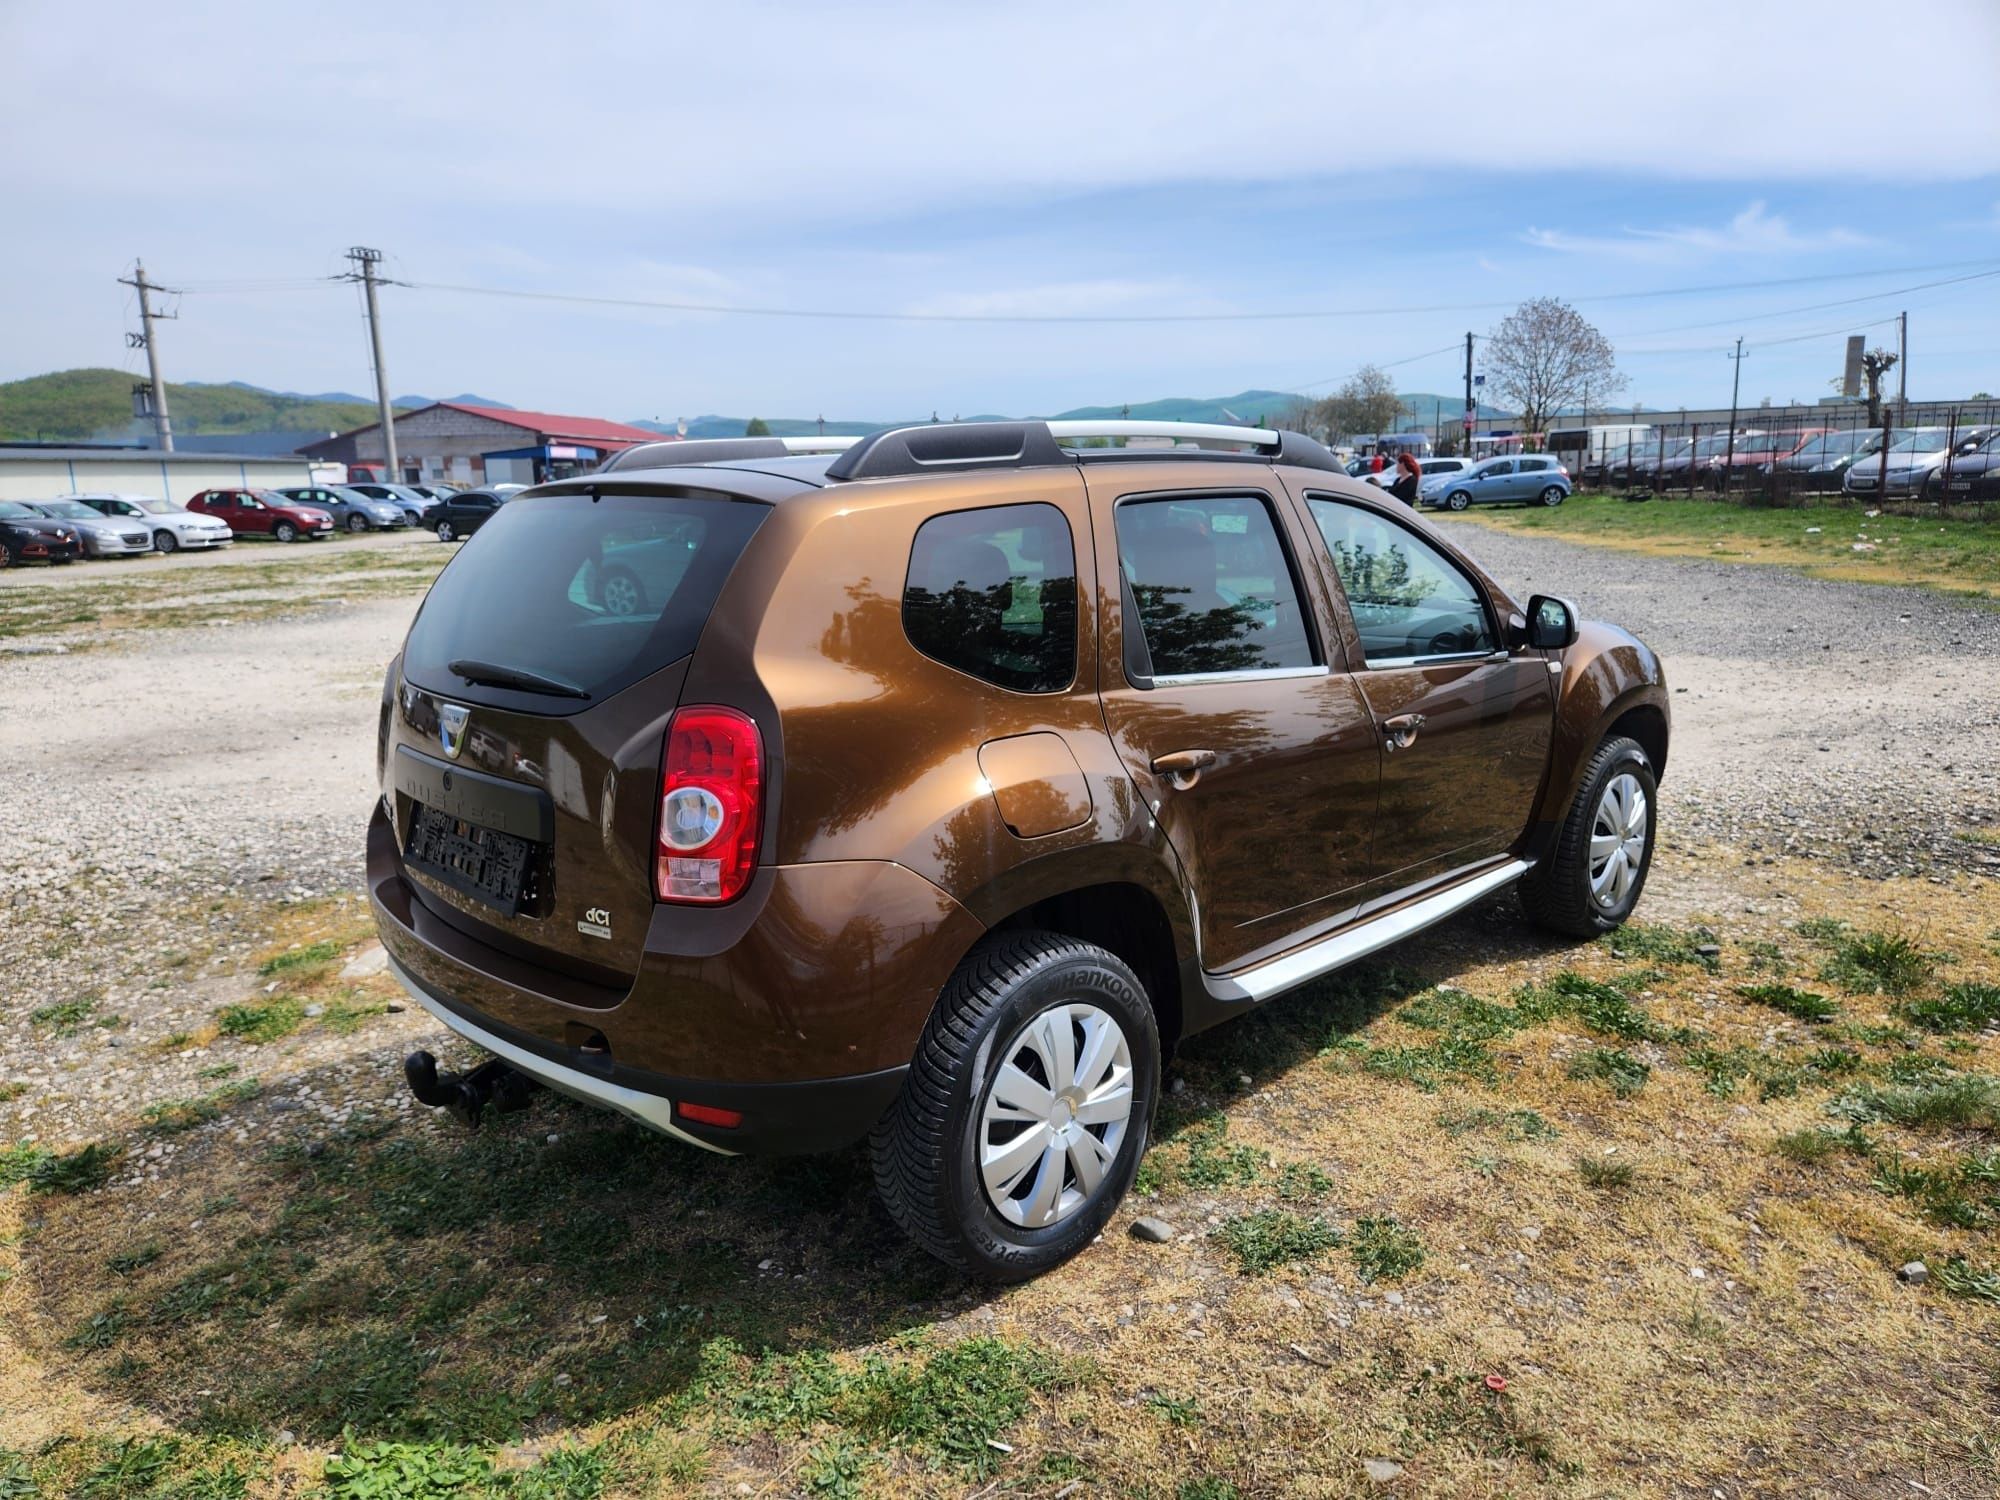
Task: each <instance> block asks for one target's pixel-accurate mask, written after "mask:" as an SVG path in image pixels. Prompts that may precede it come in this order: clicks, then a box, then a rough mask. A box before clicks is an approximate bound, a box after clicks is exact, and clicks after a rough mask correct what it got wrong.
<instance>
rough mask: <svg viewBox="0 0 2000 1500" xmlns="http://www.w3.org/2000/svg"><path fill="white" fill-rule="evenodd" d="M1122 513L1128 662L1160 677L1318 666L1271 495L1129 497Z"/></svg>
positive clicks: (1136, 669)
mask: <svg viewBox="0 0 2000 1500" xmlns="http://www.w3.org/2000/svg"><path fill="white" fill-rule="evenodd" d="M1117 514H1118V565H1119V568H1120V569H1121V570H1122V572H1123V574H1124V581H1125V589H1124V594H1125V601H1126V602H1125V609H1126V613H1127V619H1128V625H1127V629H1126V640H1127V652H1128V657H1127V666H1128V670H1131V671H1133V672H1136V673H1137V675H1138V676H1140V677H1145V678H1152V679H1154V680H1156V681H1157V680H1158V679H1160V678H1163V677H1196V676H1207V675H1210V674H1213V673H1217V672H1273V671H1282V670H1285V669H1290V668H1299V667H1311V666H1313V665H1315V663H1314V660H1313V645H1312V637H1311V635H1310V634H1309V633H1308V631H1307V629H1306V623H1305V618H1304V615H1303V612H1302V611H1301V609H1300V605H1299V590H1298V585H1297V583H1296V581H1295V579H1294V578H1293V575H1292V568H1291V563H1290V561H1289V560H1288V559H1287V558H1286V556H1285V548H1284V545H1283V543H1282V542H1280V541H1279V539H1278V529H1277V525H1276V523H1275V522H1274V521H1273V519H1272V516H1271V510H1270V507H1269V505H1268V504H1266V503H1265V501H1264V500H1262V499H1261V498H1256V497H1252V496H1248V495H1216V496H1206V495H1202V496H1193V495H1190V496H1177V497H1174V498H1170V499H1160V500H1128V501H1126V502H1124V503H1123V504H1121V505H1120V506H1119V507H1118V513H1117ZM1135 614H1136V615H1137V617H1138V628H1137V630H1134V629H1133V628H1132V626H1131V625H1130V623H1129V621H1130V617H1131V616H1132V615H1135ZM1135 637H1137V639H1135ZM1138 645H1143V647H1144V651H1143V653H1142V654H1141V653H1135V652H1134V649H1133V648H1134V647H1136V646H1138Z"/></svg>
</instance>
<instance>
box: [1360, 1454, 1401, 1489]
mask: <svg viewBox="0 0 2000 1500" xmlns="http://www.w3.org/2000/svg"><path fill="white" fill-rule="evenodd" d="M1361 1467H1362V1468H1364V1469H1366V1470H1367V1471H1368V1477H1369V1478H1370V1479H1372V1480H1374V1481H1375V1483H1377V1484H1389V1483H1391V1482H1393V1481H1394V1480H1396V1479H1399V1478H1401V1477H1402V1473H1403V1466H1402V1465H1401V1464H1399V1463H1397V1462H1396V1460H1394V1459H1393V1458H1364V1459H1362V1460H1361Z"/></svg>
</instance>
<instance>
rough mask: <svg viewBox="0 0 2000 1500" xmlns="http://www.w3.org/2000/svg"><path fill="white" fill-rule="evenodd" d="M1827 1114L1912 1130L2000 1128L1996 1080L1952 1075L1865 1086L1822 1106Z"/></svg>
mask: <svg viewBox="0 0 2000 1500" xmlns="http://www.w3.org/2000/svg"><path fill="white" fill-rule="evenodd" d="M1827 1109H1828V1111H1829V1112H1830V1113H1832V1114H1835V1115H1838V1116H1841V1117H1843V1118H1845V1119H1849V1120H1854V1121H1858V1122H1863V1123H1865V1122H1868V1121H1874V1120H1890V1121H1893V1122H1894V1123H1896V1124H1898V1125H1908V1126H1910V1127H1912V1128H1916V1129H1922V1128H1925V1127H1930V1128H1934V1129H1953V1130H1993V1129H1996V1128H2000V1078H1992V1077H1989V1076H1987V1075H1986V1074H1983V1073H1955V1074H1951V1075H1950V1076H1948V1077H1944V1078H1938V1079H1934V1080H1933V1081H1931V1082H1928V1083H1908V1084H1901V1085H1897V1086H1894V1087H1891V1088H1886V1089H1883V1088H1876V1087H1874V1086H1872V1085H1867V1084H1864V1085H1862V1086H1861V1087H1859V1088H1854V1089H1849V1090H1848V1091H1847V1092H1845V1093H1843V1094H1841V1095H1840V1096H1839V1097H1837V1098H1836V1099H1834V1100H1833V1101H1832V1102H1831V1103H1829V1104H1828V1105H1827Z"/></svg>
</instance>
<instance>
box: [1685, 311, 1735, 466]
mask: <svg viewBox="0 0 2000 1500" xmlns="http://www.w3.org/2000/svg"><path fill="white" fill-rule="evenodd" d="M1729 357H1730V359H1732V360H1734V361H1735V363H1736V370H1735V373H1734V374H1733V375H1732V376H1731V378H1730V381H1729V454H1728V456H1727V457H1726V458H1724V459H1723V460H1722V489H1723V491H1724V492H1725V493H1726V492H1727V491H1728V489H1729V481H1730V480H1731V479H1732V478H1734V477H1735V467H1736V398H1737V396H1738V395H1739V394H1740V393H1741V391H1742V389H1743V340H1742V339H1741V338H1738V339H1737V340H1736V352H1735V353H1734V354H1732V355H1730V356H1729ZM1693 473H1694V460H1693V458H1692V457H1690V458H1689V460H1688V474H1689V475H1690V476H1692V475H1693Z"/></svg>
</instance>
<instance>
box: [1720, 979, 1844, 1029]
mask: <svg viewBox="0 0 2000 1500" xmlns="http://www.w3.org/2000/svg"><path fill="white" fill-rule="evenodd" d="M1736 993H1737V994H1739V995H1741V996H1742V997H1743V998H1744V999H1745V1000H1754V1001H1755V1002H1756V1003H1757V1004H1759V1005H1768V1006H1770V1007H1771V1009H1773V1010H1776V1011H1782V1012H1783V1013H1784V1014H1786V1015H1788V1016H1791V1017H1792V1018H1793V1019H1794V1020H1799V1021H1814V1022H1819V1021H1831V1020H1832V1019H1833V1018H1834V1017H1835V1016H1837V1015H1839V1014H1840V1007H1839V1006H1838V1005H1836V1004H1834V1003H1833V1001H1831V1000H1829V999H1827V998H1826V996H1824V995H1815V994H1813V993H1812V992H1811V991H1810V990H1795V989H1793V988H1792V987H1791V986H1790V985H1789V984H1739V985H1738V986H1737V987H1736Z"/></svg>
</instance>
